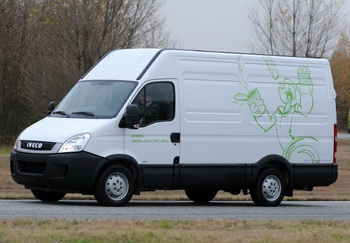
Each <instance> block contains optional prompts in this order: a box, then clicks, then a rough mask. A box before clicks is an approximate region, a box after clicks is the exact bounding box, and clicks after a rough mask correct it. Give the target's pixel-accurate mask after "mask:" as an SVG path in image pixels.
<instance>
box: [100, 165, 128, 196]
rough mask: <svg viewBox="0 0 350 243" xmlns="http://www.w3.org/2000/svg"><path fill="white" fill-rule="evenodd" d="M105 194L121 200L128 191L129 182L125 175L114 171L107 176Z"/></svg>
mask: <svg viewBox="0 0 350 243" xmlns="http://www.w3.org/2000/svg"><path fill="white" fill-rule="evenodd" d="M105 189H106V194H107V195H108V197H109V198H110V199H112V200H114V201H119V200H122V199H123V198H124V197H125V196H126V194H127V193H128V191H129V182H128V179H127V178H126V176H125V175H124V174H122V173H120V172H116V173H113V174H111V175H110V176H108V177H107V180H106V185H105Z"/></svg>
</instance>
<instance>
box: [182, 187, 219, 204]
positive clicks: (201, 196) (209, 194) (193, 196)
mask: <svg viewBox="0 0 350 243" xmlns="http://www.w3.org/2000/svg"><path fill="white" fill-rule="evenodd" d="M185 192H186V195H187V197H188V199H190V200H192V201H193V202H195V203H208V202H210V201H211V200H213V199H214V198H215V196H216V194H217V192H218V191H217V190H210V189H186V190H185Z"/></svg>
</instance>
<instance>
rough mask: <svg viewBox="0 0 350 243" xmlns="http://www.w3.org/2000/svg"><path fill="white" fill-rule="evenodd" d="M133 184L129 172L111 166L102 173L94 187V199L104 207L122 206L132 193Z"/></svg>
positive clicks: (116, 166)
mask: <svg viewBox="0 0 350 243" xmlns="http://www.w3.org/2000/svg"><path fill="white" fill-rule="evenodd" d="M134 187H135V182H134V179H133V176H132V174H131V172H130V171H129V170H128V169H126V168H125V167H123V166H119V165H113V166H110V167H108V168H107V169H106V170H105V171H103V172H102V174H101V175H100V177H99V178H98V180H97V184H96V187H95V194H94V196H95V198H96V200H97V201H98V202H99V203H100V204H101V205H104V206H123V205H125V204H127V203H128V202H129V201H130V199H131V197H132V195H133V193H134Z"/></svg>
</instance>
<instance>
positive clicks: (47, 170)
mask: <svg viewBox="0 0 350 243" xmlns="http://www.w3.org/2000/svg"><path fill="white" fill-rule="evenodd" d="M103 160H104V159H103V158H102V157H99V156H96V155H93V154H90V153H87V152H78V153H66V154H48V155H47V154H46V155H41V154H28V153H21V152H17V151H12V153H11V175H12V178H13V180H14V181H15V182H17V183H18V184H21V185H24V186H25V187H26V188H28V189H41V190H51V191H64V192H78V193H85V194H89V193H91V192H92V189H93V188H92V187H93V185H94V181H95V179H96V178H94V177H96V173H95V172H96V170H97V169H98V168H100V167H101V163H102V162H103Z"/></svg>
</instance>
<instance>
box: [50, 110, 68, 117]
mask: <svg viewBox="0 0 350 243" xmlns="http://www.w3.org/2000/svg"><path fill="white" fill-rule="evenodd" d="M52 114H58V115H62V116H65V117H67V118H69V117H70V116H69V115H68V114H67V113H66V112H64V111H54V112H52Z"/></svg>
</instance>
